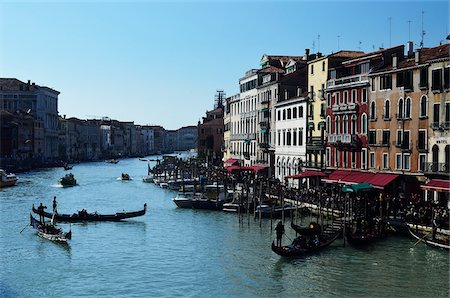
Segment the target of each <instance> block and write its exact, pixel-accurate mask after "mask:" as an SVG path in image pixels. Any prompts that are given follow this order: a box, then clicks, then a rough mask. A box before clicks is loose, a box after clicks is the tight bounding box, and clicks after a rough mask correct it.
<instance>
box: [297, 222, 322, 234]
mask: <svg viewBox="0 0 450 298" xmlns="http://www.w3.org/2000/svg"><path fill="white" fill-rule="evenodd" d="M291 228H292V229H293V230H294V231H295V232H297V234H300V235H305V236H310V235H316V234H320V233H321V231H322V227H321V226H320V225H319V224H318V223H315V222H311V223H310V224H309V225H308V226H307V227H301V226H299V225H296V224H294V222H293V221H291Z"/></svg>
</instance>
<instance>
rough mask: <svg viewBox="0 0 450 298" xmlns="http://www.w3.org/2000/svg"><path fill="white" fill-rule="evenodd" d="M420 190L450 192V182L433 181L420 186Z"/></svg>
mask: <svg viewBox="0 0 450 298" xmlns="http://www.w3.org/2000/svg"><path fill="white" fill-rule="evenodd" d="M420 188H422V189H425V190H431V191H437V192H450V181H448V180H440V179H431V180H430V181H428V183H427V184H425V185H422V186H420Z"/></svg>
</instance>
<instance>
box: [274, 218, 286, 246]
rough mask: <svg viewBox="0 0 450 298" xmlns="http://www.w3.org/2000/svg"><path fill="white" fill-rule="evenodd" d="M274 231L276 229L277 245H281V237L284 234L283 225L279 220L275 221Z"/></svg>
mask: <svg viewBox="0 0 450 298" xmlns="http://www.w3.org/2000/svg"><path fill="white" fill-rule="evenodd" d="M275 231H277V246H281V239H282V238H283V234H284V225H283V223H282V222H281V221H279V222H278V223H277V226H276V227H275Z"/></svg>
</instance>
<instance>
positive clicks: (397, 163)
mask: <svg viewBox="0 0 450 298" xmlns="http://www.w3.org/2000/svg"><path fill="white" fill-rule="evenodd" d="M395 169H396V170H401V169H402V154H401V153H397V154H395Z"/></svg>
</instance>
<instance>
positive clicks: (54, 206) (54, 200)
mask: <svg viewBox="0 0 450 298" xmlns="http://www.w3.org/2000/svg"><path fill="white" fill-rule="evenodd" d="M53 213H58V211H56V196H54V197H53Z"/></svg>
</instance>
